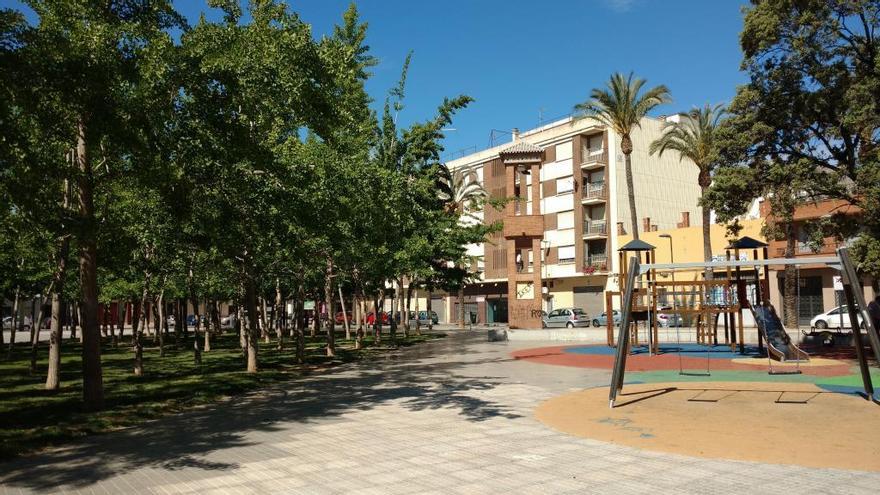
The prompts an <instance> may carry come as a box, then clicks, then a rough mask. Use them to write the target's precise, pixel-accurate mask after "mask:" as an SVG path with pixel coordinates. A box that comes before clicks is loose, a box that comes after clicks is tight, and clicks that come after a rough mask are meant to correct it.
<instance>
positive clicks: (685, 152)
mask: <svg viewBox="0 0 880 495" xmlns="http://www.w3.org/2000/svg"><path fill="white" fill-rule="evenodd" d="M725 113H726V111H725V109H724V105H722V104H718V105H715V106H712V105H709V104H706V105H705V106H704V107H703V108H694V109H693V110H691V111H690V112H688V113H686V114H682V115H681V118H680V119H679V120H678V121H677V122H676V121H668V122H666V123H665V124H664V125H663V135H662V136H661V137H659V138H658V139H657V140H655V141H654V142H653V143H651V147H650V148H649V150H650V153H651V154H652V155H653V154H654V153H657V156H662V155H663V153H664V152H665V151H667V150H673V151H677V152H678V155H679V157H680V158H681V159H682V160H684V159H685V158H689V159H690V160H691V161H692V162H694V164H695V165H696V166H697V167H698V168H699V169H700V175H699V179H698V183H699V184H700V194H701V196H705V194H706V191H707V190H708V189H709V186H710V185H711V184H712V171H713V169H714V168H715V166H716V165H717V164H718V143H717V139H716V137H717V135H718V133H717V130H718V126H719V124H720V123H721V119H722V118H723V117H724V115H725ZM702 209H703V259H704V260H705V261H712V241H711V235H710V229H709V227H710V225H709V222H710V217H709V215H710V212H711V209H710V208H709V207H708V206H706V205H702ZM706 278H712V272H711V271H709V270H707V271H706Z"/></svg>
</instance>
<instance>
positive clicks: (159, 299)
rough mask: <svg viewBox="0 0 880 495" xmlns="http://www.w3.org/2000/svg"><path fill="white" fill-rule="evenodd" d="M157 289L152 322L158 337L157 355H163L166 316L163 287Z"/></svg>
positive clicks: (166, 327) (166, 326) (166, 334)
mask: <svg viewBox="0 0 880 495" xmlns="http://www.w3.org/2000/svg"><path fill="white" fill-rule="evenodd" d="M162 285H163V287H162V288H161V289H160V290H159V295H158V296H156V303H155V304H153V308H154V309H153V311H154V312H156V315H157V316H156V318H154V319H155V320H156V321H155V323H153V328H154V331H155V332H156V335H157V336H158V338H159V357H165V338H166V337H168V316H167V315H166V314H165V287H164V285H165V284H164V283H163V284H162Z"/></svg>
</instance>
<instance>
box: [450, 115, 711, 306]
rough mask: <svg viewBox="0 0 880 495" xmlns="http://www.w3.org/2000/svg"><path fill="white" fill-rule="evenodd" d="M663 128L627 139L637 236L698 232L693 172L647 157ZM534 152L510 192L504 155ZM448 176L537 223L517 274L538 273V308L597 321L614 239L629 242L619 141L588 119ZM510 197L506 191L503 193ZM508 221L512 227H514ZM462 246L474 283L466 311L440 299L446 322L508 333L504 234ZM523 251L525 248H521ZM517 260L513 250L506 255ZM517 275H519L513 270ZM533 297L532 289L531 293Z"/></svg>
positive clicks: (536, 132) (683, 164)
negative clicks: (468, 317)
mask: <svg viewBox="0 0 880 495" xmlns="http://www.w3.org/2000/svg"><path fill="white" fill-rule="evenodd" d="M664 122H665V119H659V118H650V117H647V118H644V119H642V121H641V126H640V127H639V128H636V129H634V131H633V133H632V135H631V137H632V141H633V147H634V151H633V154H632V171H633V178H634V192H635V197H636V210H637V214H638V215H639V217H640V218H639V219H638V227H639V231H640V232H650V231H656V230H668V229H675V228H678V227H690V226H699V224H700V223H699V222H700V218H701V215H700V208H699V206H698V199H699V197H700V188H699V185H698V184H697V174H698V170H697V167H696V166H695V165H694V164H693V163H692V162H690V161H689V160H686V159H685V160H682V159H681V158H680V156H679V155H678V154H677V153H675V152H668V153H666V154H664V155H663V156H662V157H658V156H656V155H653V156H652V155H650V154H649V152H648V149H649V146H650V143H651V142H652V141H653V140H655V139H657V138H659V137H660V136H661V134H662V128H663V124H664ZM523 146H528V147H529V149H534V150H538V151H539V153H537V155H536V156H538V157H539V159H540V167H537V169H538V170H537V173H531V170H529V171H525V170H522V173H518V174H516V179H515V183H514V184H513V186H512V188H511V185H510V184H509V183H508V182H507V181H508V177H507V175H506V165H507V166H509V165H510V163H509V160H508V161H507V162H506V161H505V158H504V157H505V156H508V155H509V153H510V152H511V150H515V149H519V148H522V147H523ZM447 165H448V166H449V167H450V168H451V169H453V170H463V171H467V172H470V173H472V176H473V177H475V179H476V180H478V181H480V182H481V183H482V185H483V186H484V188H485V189H486V191H487V192H488V193H489V195H490V196H491V197H492V198H493V199H501V198H508V199H510V200H511V201H512V202H513V203H515V205H516V206H515V207H514V208H516V211H517V212H520V210H519V209H520V208H521V209H522V210H521V213H523V214H525V215H530V216H531V215H534V214H536V213H537V214H540V215H541V216H542V217H543V227H542V230H543V232H541V233H540V235H538V236H536V238H535V242H536V244H535V245H536V246H539V247H538V248H537V249H522V251H521V252H520V254H521V259H522V268H521V271H524V272H527V273H531V272H530V270H534V269H538V270H540V273H539V274H538V275H539V276H540V277H539V279H540V281H541V285H542V287H541V298H542V308H543V309H544V310H545V311H548V312H549V311H550V310H552V309H554V308H560V307H572V306H574V307H580V308H583V309H584V310H585V311H586V312H587V313H588V314H590V315H591V316H593V315H598V314H599V313H601V312H602V311H604V292H605V291H606V290H616V289H617V275H618V273H619V271H620V269H619V266H618V260H617V256H616V252H617V249H618V248H619V247H620V246H621V245H622V242H621V236H624V235H631V229H632V227H631V222H630V216H629V205H628V199H627V196H628V194H627V187H626V175H625V162H624V156H623V153H621V151H620V137H619V136H618V135H616V134H615V133H614V132H612V131H610V130H609V129H607V128H605V126H603V125H601V124H600V123H599V122H598V121H596V120H593V119H572V118H567V119H563V120H560V121H557V122H553V123H551V124H548V125H545V126H542V127H539V128H536V129H532V130H529V131H526V132H523V133H517V132H514V134H513V140H512V142H509V143H505V144H503V145H500V146H496V147H493V148H490V149H486V150H483V151H479V152H477V153H473V154H471V155H468V156H464V157H461V158H458V159H455V160H452V161H450V162H448V163H447ZM511 189H513V190H512V191H511ZM506 214H509V212H507V213H506V212H505V211H504V210H495V209H493V208H491V207H486V209H485V210H484V211H482V212H478V213H476V216H477V219H478V221H483V222H485V223H492V222H495V221H499V220H501V221H504V217H505V215H506ZM511 221H517V220H516V219H512V220H511ZM507 235H508V237H505V233H504V232H499V233H498V234H496V235H495V236H494V237H492V238H491V239H489V240H488V241H487V242H484V243H482V244H478V245H472V246H469V248H468V252H469V254H470V255H472V256H473V259H474V260H475V261H474V268H475V269H477V270H479V271H480V272H481V274H482V278H481V280H480V281H479V282H478V283H475V284H472V285H471V286H469V287H468V288H467V290H466V291H465V299H464V301H461V302H460V301H458V298H457V297H456V296H455V295H450V296H447V298H446V300H445V301H444V306H443V307H444V310H445V312H446V313H447V315H446V316H447V321H455V320H456V315H457V314H458V313H457V311H458V308H459V304H462V303H463V304H464V305H465V309H466V312H467V313H468V314H471V313H472V314H473V316H472V317H473V318H474V320H476V321H477V322H481V323H507V322H508V317H509V307H510V300H509V298H510V296H509V294H515V293H516V291H515V290H510V289H511V287H510V286H509V283H516V282H515V280H517V279H519V278H522V274H521V273H519V272H518V273H511V268H510V267H509V266H508V261H509V259H511V257H512V255H511V254H510V253H509V252H508V250H509V249H510V246H511V244H510V243H509V240H510V237H509V235H510V232H508V233H507ZM523 246H524V244H523ZM513 249H517V250H519V249H520V248H513ZM514 270H517V271H519V270H520V269H517V268H514ZM535 290H537V289H535Z"/></svg>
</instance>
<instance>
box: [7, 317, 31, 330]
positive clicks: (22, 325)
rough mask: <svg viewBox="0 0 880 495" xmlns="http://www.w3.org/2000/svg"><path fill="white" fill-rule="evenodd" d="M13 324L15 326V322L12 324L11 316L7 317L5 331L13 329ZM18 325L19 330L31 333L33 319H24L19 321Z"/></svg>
mask: <svg viewBox="0 0 880 495" xmlns="http://www.w3.org/2000/svg"><path fill="white" fill-rule="evenodd" d="M12 324H13V322H12V317H11V316H7V317H5V318H3V329H4V330H9V329H11V328H12ZM18 325H19V330H24V331H25V332H30V331H31V317H30V316H25V317H23V318H22V319H21V320H19V322H18Z"/></svg>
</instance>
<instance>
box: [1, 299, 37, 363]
mask: <svg viewBox="0 0 880 495" xmlns="http://www.w3.org/2000/svg"><path fill="white" fill-rule="evenodd" d="M19 306H21V289H20V288H19V287H16V288H15V297H14V298H13V302H12V327H11V328H10V329H9V351H8V352H7V353H6V359H7V360H10V359H12V353H13V352H15V334H16V333H18V332H19V331H20V330H22V329H23V327H24V318H22V317H21V315H20V314H19V313H21V308H20V307H19ZM31 323H33V322H31Z"/></svg>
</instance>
